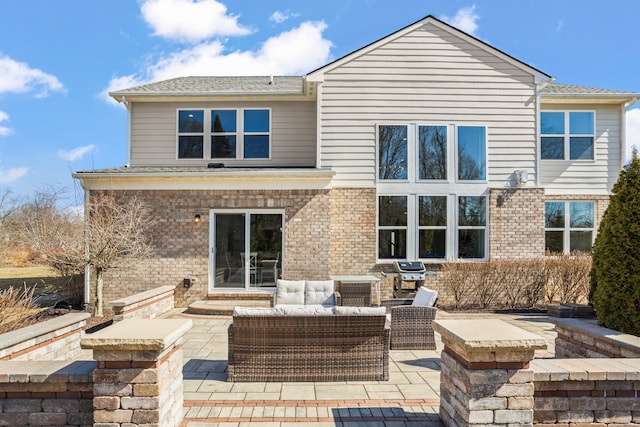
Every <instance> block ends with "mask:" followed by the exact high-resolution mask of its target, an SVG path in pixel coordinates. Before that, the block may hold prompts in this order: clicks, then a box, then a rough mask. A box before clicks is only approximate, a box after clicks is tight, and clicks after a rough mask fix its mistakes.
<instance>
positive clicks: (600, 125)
mask: <svg viewBox="0 0 640 427" xmlns="http://www.w3.org/2000/svg"><path fill="white" fill-rule="evenodd" d="M540 108H541V110H544V111H549V110H562V111H569V110H572V111H576V110H587V111H595V116H596V126H595V130H596V133H595V138H596V142H595V146H596V149H595V160H587V161H564V160H542V161H541V179H542V185H543V186H544V188H545V191H546V193H547V194H601V195H606V194H609V191H610V190H611V188H612V187H613V184H615V182H616V180H617V179H618V173H619V172H620V161H621V158H620V155H621V152H620V137H621V135H620V107H619V106H617V105H615V106H612V105H594V104H591V105H579V104H571V105H557V104H554V105H545V104H544V103H543V104H542V105H541V107H540Z"/></svg>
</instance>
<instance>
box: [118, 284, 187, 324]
mask: <svg viewBox="0 0 640 427" xmlns="http://www.w3.org/2000/svg"><path fill="white" fill-rule="evenodd" d="M175 288H176V287H175V286H160V287H158V288H155V289H151V290H148V291H145V292H140V293H137V294H134V295H131V296H129V297H126V298H122V299H119V300H116V301H111V302H110V303H109V306H110V307H111V308H112V309H113V320H114V321H115V322H119V321H120V320H124V319H155V318H157V317H160V316H162V315H163V314H165V313H167V312H168V311H170V310H172V309H173V308H174V292H175Z"/></svg>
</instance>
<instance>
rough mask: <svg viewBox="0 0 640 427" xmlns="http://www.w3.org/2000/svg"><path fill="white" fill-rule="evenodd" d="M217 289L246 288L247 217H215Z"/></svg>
mask: <svg viewBox="0 0 640 427" xmlns="http://www.w3.org/2000/svg"><path fill="white" fill-rule="evenodd" d="M214 218H215V252H214V253H215V272H214V277H215V281H214V284H215V285H214V286H215V287H216V288H244V287H245V274H244V273H245V271H244V266H243V261H244V255H245V215H244V214H220V213H218V214H216V215H215V217H214Z"/></svg>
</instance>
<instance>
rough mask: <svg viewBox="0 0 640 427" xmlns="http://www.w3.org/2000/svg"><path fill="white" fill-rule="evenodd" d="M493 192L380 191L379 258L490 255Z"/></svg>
mask: <svg viewBox="0 0 640 427" xmlns="http://www.w3.org/2000/svg"><path fill="white" fill-rule="evenodd" d="M487 249H488V239H487V196H486V194H481V195H453V194H449V195H443V194H435V195H425V194H402V195H398V194H394V195H382V194H380V195H378V255H377V256H378V260H379V261H381V262H384V261H385V260H392V259H420V260H423V261H424V262H443V261H446V260H456V259H457V260H486V259H487Z"/></svg>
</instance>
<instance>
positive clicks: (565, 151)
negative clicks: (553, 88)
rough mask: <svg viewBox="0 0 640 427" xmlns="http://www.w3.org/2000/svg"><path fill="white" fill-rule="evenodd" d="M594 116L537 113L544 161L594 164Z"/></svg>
mask: <svg viewBox="0 0 640 427" xmlns="http://www.w3.org/2000/svg"><path fill="white" fill-rule="evenodd" d="M594 129H595V113H594V112H592V111H543V112H541V113H540V133H541V138H540V142H541V144H540V145H541V157H542V159H543V160H593V159H594V153H595V146H594V141H595V133H594Z"/></svg>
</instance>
